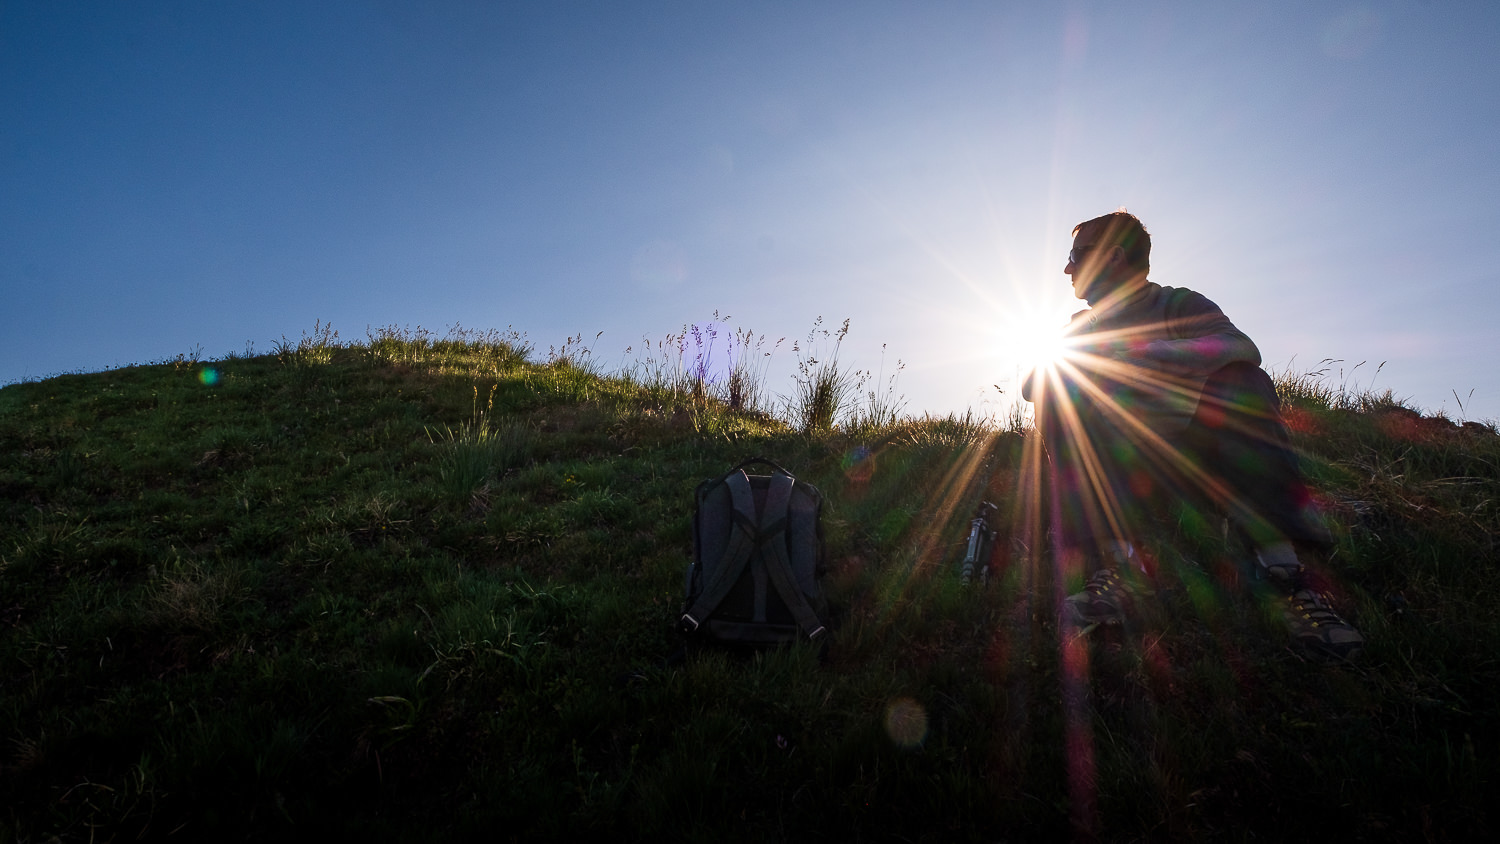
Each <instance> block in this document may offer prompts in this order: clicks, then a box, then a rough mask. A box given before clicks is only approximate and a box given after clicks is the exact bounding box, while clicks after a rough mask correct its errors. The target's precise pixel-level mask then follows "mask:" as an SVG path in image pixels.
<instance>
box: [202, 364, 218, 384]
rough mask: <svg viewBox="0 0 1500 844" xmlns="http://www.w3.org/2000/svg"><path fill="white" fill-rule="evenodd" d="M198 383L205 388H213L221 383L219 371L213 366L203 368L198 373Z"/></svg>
mask: <svg viewBox="0 0 1500 844" xmlns="http://www.w3.org/2000/svg"><path fill="white" fill-rule="evenodd" d="M198 381H199V383H201V384H203V385H204V386H207V387H212V386H213V385H215V384H217V383H219V370H217V369H214V368H213V367H212V366H205V367H203V369H201V370H199V372H198Z"/></svg>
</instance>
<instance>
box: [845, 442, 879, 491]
mask: <svg viewBox="0 0 1500 844" xmlns="http://www.w3.org/2000/svg"><path fill="white" fill-rule="evenodd" d="M839 464H840V468H842V469H843V470H844V477H846V478H848V479H849V480H850V482H852V483H857V484H862V483H866V482H868V481H869V480H870V478H871V477H872V476H873V475H874V474H875V453H874V452H872V451H870V449H868V448H866V447H865V446H862V445H857V446H855V447H854V448H852V449H850V450H848V451H846V452H844V456H843V458H842V459H841V460H840V461H839Z"/></svg>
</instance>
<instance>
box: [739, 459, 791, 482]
mask: <svg viewBox="0 0 1500 844" xmlns="http://www.w3.org/2000/svg"><path fill="white" fill-rule="evenodd" d="M757 463H760V464H762V465H765V466H770V467H771V468H772V469H775V470H776V471H778V472H780V473H781V474H783V475H786V476H787V477H788V478H791V479H792V480H796V479H797V476H796V475H793V474H792V473H791V472H788V471H787V470H786V469H784V468H782V466H781V464H780V463H777V462H776V461H775V460H772V459H770V458H769V457H752V458H750V459H749V460H746V461H744V462H743V463H741V464H740V465H738V466H736V467H734V468H733V469H730V470H729V472H728V474H730V475H733V474H734V473H735V472H738V471H739V470H741V469H743V468H745V467H746V466H754V465H755V464H757Z"/></svg>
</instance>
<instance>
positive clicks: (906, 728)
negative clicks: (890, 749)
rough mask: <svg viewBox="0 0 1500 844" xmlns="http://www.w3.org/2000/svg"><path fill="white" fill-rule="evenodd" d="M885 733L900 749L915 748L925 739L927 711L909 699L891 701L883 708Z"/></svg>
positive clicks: (901, 698)
mask: <svg viewBox="0 0 1500 844" xmlns="http://www.w3.org/2000/svg"><path fill="white" fill-rule="evenodd" d="M885 731H886V733H887V734H888V735H889V736H890V737H891V741H893V742H895V743H896V744H898V745H900V746H902V747H916V746H917V745H919V744H921V743H922V741H923V739H925V738H927V710H926V709H923V708H922V704H920V703H917V702H916V701H914V700H912V699H911V698H909V697H900V698H896V699H895V700H893V701H891V703H890V705H889V706H887V707H886V708H885Z"/></svg>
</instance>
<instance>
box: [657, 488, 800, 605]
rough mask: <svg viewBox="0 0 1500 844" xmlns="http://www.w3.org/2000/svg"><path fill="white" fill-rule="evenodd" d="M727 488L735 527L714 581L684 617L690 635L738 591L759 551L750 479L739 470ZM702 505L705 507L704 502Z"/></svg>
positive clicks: (710, 582) (713, 578) (700, 594)
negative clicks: (753, 555) (742, 576)
mask: <svg viewBox="0 0 1500 844" xmlns="http://www.w3.org/2000/svg"><path fill="white" fill-rule="evenodd" d="M724 485H725V486H727V487H729V498H730V502H731V504H732V506H733V508H734V527H733V528H731V530H730V535H729V545H728V546H727V547H726V548H725V549H724V556H723V557H721V558H720V559H719V564H718V565H717V566H715V567H714V569H713V576H712V579H710V580H709V582H708V583H707V584H705V585H704V587H703V591H702V592H700V593H699V594H698V600H697V601H695V602H693V606H692V608H691V609H689V610H688V611H687V612H685V613H683V614H682V628H683V629H684V630H686V631H687V632H689V633H691V632H692V631H694V630H697V629H698V625H700V624H702V623H703V620H704V619H705V618H707V617H708V615H709V614H710V613H712V612H713V611H714V610H715V609H717V608H718V606H719V602H720V601H723V600H724V597H725V596H726V595H728V594H729V591H730V590H731V589H733V588H734V584H735V581H737V580H739V577H740V573H741V572H743V571H744V570H745V563H746V562H748V561H749V559H750V553H751V552H752V551H754V550H755V544H756V538H757V534H758V533H759V530H758V528H757V524H756V518H755V495H754V493H752V492H751V490H750V479H749V478H747V477H745V472H744V471H743V470H739V469H737V470H735V471H733V472H730V473H729V474H728V475H727V476H725V478H724ZM699 503H700V505H701V503H702V502H701V499H700V502H699ZM767 509H769V507H768V508H767ZM783 509H785V507H784V506H783Z"/></svg>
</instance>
